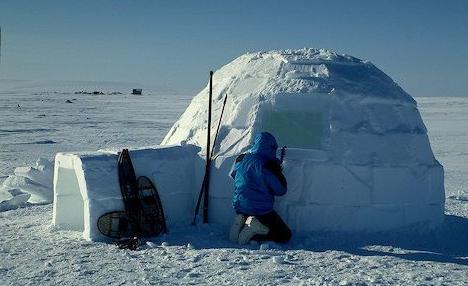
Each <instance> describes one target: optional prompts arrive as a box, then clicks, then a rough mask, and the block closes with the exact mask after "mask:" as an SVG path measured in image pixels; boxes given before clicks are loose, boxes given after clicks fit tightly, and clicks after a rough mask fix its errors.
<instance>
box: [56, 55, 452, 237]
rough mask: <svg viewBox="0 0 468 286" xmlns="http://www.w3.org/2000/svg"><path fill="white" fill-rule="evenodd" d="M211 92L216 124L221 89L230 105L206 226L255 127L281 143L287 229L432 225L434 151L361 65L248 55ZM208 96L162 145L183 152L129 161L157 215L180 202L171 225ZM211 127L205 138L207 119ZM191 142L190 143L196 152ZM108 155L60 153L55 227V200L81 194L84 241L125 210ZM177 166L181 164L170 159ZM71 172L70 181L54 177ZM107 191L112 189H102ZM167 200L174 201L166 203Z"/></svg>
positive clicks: (435, 216)
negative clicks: (148, 188) (150, 185)
mask: <svg viewBox="0 0 468 286" xmlns="http://www.w3.org/2000/svg"><path fill="white" fill-rule="evenodd" d="M213 92H214V94H213V99H214V102H213V107H214V108H213V118H212V120H213V122H214V123H217V122H218V121H219V120H220V118H219V114H220V111H221V108H222V102H223V98H224V95H225V94H228V102H227V105H226V110H225V117H224V118H222V121H221V129H220V132H219V136H218V141H217V144H216V146H213V148H214V152H215V155H216V156H215V159H214V161H213V166H212V168H213V169H212V175H211V182H210V183H211V190H210V197H209V199H210V212H209V221H210V222H212V223H217V224H223V225H228V224H230V222H231V220H232V217H233V215H234V212H233V210H232V207H231V199H232V190H233V182H232V180H231V179H230V178H229V176H228V173H229V170H230V168H231V166H232V163H233V161H234V159H235V157H236V156H237V155H239V154H240V153H243V152H247V151H248V148H249V146H250V144H251V142H252V140H253V138H254V136H255V134H256V133H257V132H260V131H269V132H271V133H272V134H274V135H275V136H276V137H277V139H278V142H279V144H280V145H286V146H288V150H287V153H286V157H285V163H284V171H285V175H286V178H287V179H288V187H289V191H288V193H287V194H286V195H285V196H284V197H283V198H281V199H279V200H277V205H276V209H277V210H278V211H279V213H280V214H281V215H282V217H283V218H284V219H285V220H286V221H287V223H288V224H289V225H290V226H291V228H292V229H293V230H294V231H296V232H309V231H315V230H332V231H336V230H338V231H350V230H366V231H376V230H389V229H394V228H400V227H404V226H408V225H412V224H422V223H424V224H426V225H436V224H438V223H439V222H441V220H442V219H443V213H444V201H445V196H444V185H443V168H442V166H441V165H440V164H439V162H438V161H437V160H436V159H435V158H434V155H433V153H432V150H431V147H430V143H429V139H428V136H427V130H426V127H425V126H424V123H423V121H422V119H421V116H420V114H419V112H418V109H417V105H416V102H415V100H414V99H413V98H412V97H411V96H410V95H409V94H407V93H406V92H405V91H404V90H403V89H401V88H400V87H399V86H398V85H397V84H396V83H395V82H394V81H393V80H392V79H391V78H390V77H388V76H387V75H386V74H385V73H383V72H382V71H380V70H379V69H378V68H377V67H375V66H374V65H373V64H371V63H370V62H367V61H362V60H360V59H357V58H354V57H351V56H347V55H338V54H336V53H334V52H332V51H328V50H315V49H302V50H286V51H272V52H266V53H264V52H260V53H254V54H246V55H243V56H240V57H239V58H237V59H235V60H234V61H232V62H231V63H229V64H227V65H226V66H224V67H222V68H221V69H219V70H218V71H216V72H215V74H214V84H213ZM207 100H208V86H207V87H206V88H205V89H203V90H202V91H201V92H200V93H199V94H198V95H196V96H195V97H194V99H193V100H192V102H191V103H190V105H189V107H188V108H187V110H186V111H185V112H184V113H183V114H182V116H181V117H180V119H179V120H178V121H177V122H176V123H175V124H174V125H173V127H172V128H171V130H170V131H169V133H168V134H167V135H166V137H165V138H164V140H163V142H162V145H167V147H165V148H169V149H168V150H172V149H171V148H178V149H175V150H178V152H180V154H182V155H180V154H179V155H177V152H173V151H174V150H172V151H171V152H172V153H171V152H169V151H168V152H166V154H169V155H167V156H166V155H164V156H160V155H155V154H159V153H161V152H164V151H162V150H164V148H161V147H159V148H156V149H154V148H153V149H149V150H146V151H141V152H143V153H142V154H147V155H146V156H142V155H141V154H140V155H137V158H138V159H136V160H134V164H135V169H136V172H137V175H147V176H149V177H150V178H152V179H153V182H154V183H155V184H156V186H157V187H158V189H159V192H160V195H161V199H162V202H163V205H164V209H165V212H166V214H167V213H169V212H171V209H172V208H176V209H177V212H175V213H173V214H172V217H171V218H170V219H169V224H168V227H169V230H170V227H171V221H173V222H179V223H187V224H188V220H187V219H188V218H189V217H190V216H191V214H192V213H193V209H194V203H195V200H196V197H197V195H198V191H199V187H200V184H201V181H202V177H203V165H202V164H201V163H200V162H202V161H201V160H202V158H203V155H204V154H203V153H204V152H205V145H206V141H205V140H206V132H207V118H208V115H207ZM212 126H213V129H212V130H210V132H211V134H212V138H213V137H214V133H215V131H216V130H215V128H216V124H212ZM174 145H179V146H174ZM193 145H195V146H199V149H198V150H201V151H200V152H198V154H197V152H194V151H193V150H194V149H193V148H194V147H195V146H193ZM135 152H140V151H135ZM150 154H154V155H150ZM171 154H172V155H171ZM131 155H132V159H133V153H131ZM112 156H113V157H112V158H113V159H109V158H111V157H109V154H105V153H102V152H101V153H81V154H79V153H70V154H59V155H57V157H56V169H55V179H54V190H55V198H56V201H55V204H54V222H55V224H56V225H60V226H62V227H65V228H66V227H67V225H70V224H69V222H70V220H71V216H72V214H69V215H68V216H67V215H66V214H65V213H66V212H61V211H59V209H60V208H62V209H64V210H67V209H68V207H64V206H71V205H72V204H73V203H74V200H75V199H76V200H80V201H83V202H84V205H85V206H86V205H87V207H85V208H84V209H85V211H83V210H79V209H80V208H74V209H76V211H77V212H79V213H80V214H81V215H82V216H84V221H85V223H84V224H83V223H81V220H78V223H81V224H79V225H80V227H78V229H82V230H83V227H84V228H85V238H88V239H95V238H99V234H97V233H96V227H95V226H94V225H93V221H96V220H97V218H98V216H99V215H102V214H103V213H105V212H106V211H111V209H110V208H115V209H112V210H120V209H123V205H122V203H121V202H120V201H119V200H120V193H119V190H118V185H117V183H116V182H117V181H115V180H116V173H117V172H116V167H117V165H116V162H117V160H116V158H117V157H116V154H115V153H114V154H113V155H112ZM171 156H173V158H171ZM179 156H183V158H184V160H183V161H184V163H183V164H182V163H181V162H180V161H178V159H176V158H179ZM106 158H107V159H106ZM114 159H115V160H114ZM83 160H84V161H83ZM103 161H105V162H107V163H105V164H106V165H105V166H106V167H103V165H102V162H103ZM72 162H75V163H72ZM79 162H82V163H79ZM83 162H86V163H85V164H84V163H83ZM179 163H180V164H182V165H183V166H184V167H183V168H179V167H177V166H178V164H179ZM165 164H168V166H172V168H175V169H172V171H168V172H159V173H155V170H159V169H155V166H164V165H165ZM65 166H68V167H65ZM69 170H73V172H72V174H74V175H78V177H79V180H75V181H73V180H71V179H70V178H74V177H73V176H71V177H67V176H64V175H63V174H65V172H69ZM102 178H110V179H105V180H104V181H103V180H102ZM158 182H164V183H161V184H160V183H158ZM182 182H183V183H182ZM73 184H75V185H76V186H75V187H71V186H73ZM104 188H110V189H112V190H113V191H112V192H110V193H109V192H107V193H106V192H103V191H101V190H102V189H104ZM67 189H70V190H73V193H74V194H75V195H76V196H75V199H73V200H71V201H70V202H69V203H67V204H65V205H63V206H62V204H63V203H64V201H62V202H60V200H59V199H58V198H59V197H60V194H62V195H63V198H64V199H65V198H67V196H68V195H67V192H68V191H67ZM181 190H183V191H181ZM98 193H99V194H98ZM165 196H172V197H173V198H174V200H173V202H180V205H179V203H173V202H172V203H166V202H165V199H164V197H165ZM90 198H94V199H92V200H91V199H90ZM110 201H113V202H114V203H112V204H110V203H109V202H110ZM168 216H170V215H168ZM86 225H88V229H86Z"/></svg>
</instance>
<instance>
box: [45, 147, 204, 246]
mask: <svg viewBox="0 0 468 286" xmlns="http://www.w3.org/2000/svg"><path fill="white" fill-rule="evenodd" d="M199 151H200V148H198V147H196V146H193V145H183V146H181V145H179V146H163V147H154V148H147V149H140V150H130V156H131V158H132V162H133V165H134V168H135V173H136V175H137V176H147V177H149V178H150V179H151V180H152V182H153V183H154V185H155V186H156V188H157V189H158V193H159V196H160V198H161V202H162V204H163V208H164V212H165V215H166V223H167V225H168V227H169V228H171V227H173V226H175V225H179V224H182V225H188V224H189V223H190V222H191V219H192V211H188V210H192V208H193V207H192V205H193V200H194V198H193V194H194V193H195V191H194V190H193V189H192V188H193V187H192V186H195V185H197V186H198V185H199V180H198V178H196V177H195V175H194V172H193V170H195V169H198V168H203V160H202V159H201V158H200V157H199V156H198V155H197V153H198V152H199ZM117 159H118V154H117V151H102V152H88V153H58V154H57V155H56V157H55V171H54V210H53V224H54V226H55V227H56V228H58V229H67V230H76V231H82V232H83V237H84V238H85V239H87V240H95V241H97V240H105V237H103V236H102V235H101V234H100V232H99V231H98V229H97V220H98V218H99V217H100V216H101V215H103V214H105V213H107V212H111V211H119V210H122V211H123V210H124V205H123V201H122V195H121V192H120V186H119V178H118V172H117ZM181 178H183V179H181Z"/></svg>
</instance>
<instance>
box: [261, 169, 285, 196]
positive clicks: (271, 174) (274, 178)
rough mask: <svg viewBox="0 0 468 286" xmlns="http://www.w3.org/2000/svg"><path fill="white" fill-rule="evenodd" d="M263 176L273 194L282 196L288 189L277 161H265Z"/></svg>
mask: <svg viewBox="0 0 468 286" xmlns="http://www.w3.org/2000/svg"><path fill="white" fill-rule="evenodd" d="M263 177H264V178H265V182H266V184H267V186H268V188H269V189H270V190H271V192H272V193H273V195H275V196H282V195H284V194H286V192H287V191H288V184H287V182H286V178H285V177H284V175H283V172H282V170H281V165H279V162H276V161H274V162H269V163H267V164H266V166H265V168H263Z"/></svg>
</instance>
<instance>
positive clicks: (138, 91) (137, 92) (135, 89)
mask: <svg viewBox="0 0 468 286" xmlns="http://www.w3.org/2000/svg"><path fill="white" fill-rule="evenodd" d="M142 92H143V90H142V89H141V88H134V89H132V94H137V95H141V93H142Z"/></svg>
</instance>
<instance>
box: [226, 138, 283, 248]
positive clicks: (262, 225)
mask: <svg viewBox="0 0 468 286" xmlns="http://www.w3.org/2000/svg"><path fill="white" fill-rule="evenodd" d="M277 149H278V144H277V143H276V139H275V137H273V135H271V134H270V133H268V132H262V133H260V134H258V135H257V136H256V137H255V141H254V144H253V146H252V147H251V149H250V152H249V153H246V154H242V155H240V156H238V157H237V159H236V162H235V164H234V166H233V169H232V172H231V177H232V178H233V179H234V188H235V190H234V197H233V201H232V204H233V207H234V209H235V211H236V213H237V215H236V217H235V218H234V222H233V225H232V227H231V231H230V233H229V238H230V240H231V241H233V242H238V243H239V244H246V243H248V242H249V241H250V240H256V241H265V240H271V241H275V242H280V243H285V242H288V241H289V239H290V238H291V230H290V229H289V228H288V226H287V225H286V224H285V223H284V221H283V220H282V219H281V217H280V216H279V215H278V214H277V213H276V212H275V211H274V210H273V203H274V200H275V196H282V195H284V194H286V192H287V182H286V178H285V177H284V175H283V172H282V168H281V162H280V160H278V159H277V158H276V150H277Z"/></svg>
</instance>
